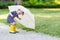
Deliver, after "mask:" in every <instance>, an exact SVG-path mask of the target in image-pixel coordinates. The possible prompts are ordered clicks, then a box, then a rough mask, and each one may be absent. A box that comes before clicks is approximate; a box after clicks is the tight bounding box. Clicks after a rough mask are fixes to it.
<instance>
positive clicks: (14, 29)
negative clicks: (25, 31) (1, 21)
mask: <svg viewBox="0 0 60 40" xmlns="http://www.w3.org/2000/svg"><path fill="white" fill-rule="evenodd" d="M10 33H13V34H15V33H18V31H17V30H16V25H10Z"/></svg>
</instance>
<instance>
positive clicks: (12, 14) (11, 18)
mask: <svg viewBox="0 0 60 40" xmlns="http://www.w3.org/2000/svg"><path fill="white" fill-rule="evenodd" d="M21 14H22V16H23V15H24V12H23V11H22V10H20V9H18V10H17V11H12V12H9V14H8V17H7V22H8V23H9V24H10V25H9V26H10V33H17V32H18V31H17V30H16V23H15V20H14V18H15V17H17V18H18V19H19V20H21V18H19V16H18V15H21Z"/></svg>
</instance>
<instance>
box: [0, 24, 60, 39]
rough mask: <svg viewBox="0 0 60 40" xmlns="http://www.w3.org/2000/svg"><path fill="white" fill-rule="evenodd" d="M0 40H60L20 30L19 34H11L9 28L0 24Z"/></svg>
mask: <svg viewBox="0 0 60 40" xmlns="http://www.w3.org/2000/svg"><path fill="white" fill-rule="evenodd" d="M0 40H60V38H57V37H53V36H50V35H46V34H42V33H36V32H32V31H29V32H27V31H25V30H22V29H19V33H16V34H11V33H9V27H8V26H7V25H5V24H3V23H0Z"/></svg>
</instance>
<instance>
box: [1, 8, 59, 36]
mask: <svg viewBox="0 0 60 40" xmlns="http://www.w3.org/2000/svg"><path fill="white" fill-rule="evenodd" d="M29 9H30V11H31V12H32V13H33V14H34V15H40V14H42V15H52V16H53V15H57V16H59V15H60V10H58V11H56V10H44V9H34V8H29ZM3 10H5V11H4V12H5V13H7V12H8V10H7V9H2V10H0V12H1V14H2V13H3ZM5 13H3V14H5ZM0 22H3V23H5V24H7V22H6V19H0ZM35 25H36V28H35V30H33V29H28V28H25V27H24V26H23V25H21V24H19V23H17V27H18V28H22V29H24V30H27V31H29V30H30V31H35V32H40V33H45V34H49V35H53V36H57V37H60V17H51V18H45V17H39V16H35Z"/></svg>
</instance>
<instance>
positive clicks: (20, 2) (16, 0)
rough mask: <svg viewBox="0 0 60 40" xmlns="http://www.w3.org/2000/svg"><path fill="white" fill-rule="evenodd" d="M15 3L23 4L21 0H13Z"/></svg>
mask: <svg viewBox="0 0 60 40" xmlns="http://www.w3.org/2000/svg"><path fill="white" fill-rule="evenodd" d="M14 1H15V4H17V5H22V4H23V0H14Z"/></svg>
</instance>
